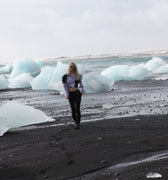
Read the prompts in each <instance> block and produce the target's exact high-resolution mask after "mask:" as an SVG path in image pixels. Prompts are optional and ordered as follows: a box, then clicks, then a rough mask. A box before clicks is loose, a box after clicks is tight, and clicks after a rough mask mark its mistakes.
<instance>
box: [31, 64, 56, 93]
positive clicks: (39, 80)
mask: <svg viewBox="0 0 168 180" xmlns="http://www.w3.org/2000/svg"><path fill="white" fill-rule="evenodd" d="M54 70H55V67H51V66H45V67H43V68H42V69H41V73H40V74H39V75H38V76H37V77H35V78H34V79H33V80H32V81H31V86H32V89H33V90H40V89H48V86H49V83H50V81H51V79H52V78H53V74H54Z"/></svg>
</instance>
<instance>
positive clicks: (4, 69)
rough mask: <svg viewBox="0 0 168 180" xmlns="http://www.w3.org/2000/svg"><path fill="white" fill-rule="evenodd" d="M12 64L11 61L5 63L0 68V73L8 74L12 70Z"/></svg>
mask: <svg viewBox="0 0 168 180" xmlns="http://www.w3.org/2000/svg"><path fill="white" fill-rule="evenodd" d="M12 69H13V66H12V64H11V63H9V64H6V65H5V66H3V67H1V68H0V73H2V74H10V73H11V72H12Z"/></svg>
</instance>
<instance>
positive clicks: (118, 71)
mask: <svg viewBox="0 0 168 180" xmlns="http://www.w3.org/2000/svg"><path fill="white" fill-rule="evenodd" d="M101 75H103V76H106V77H108V78H110V79H112V80H113V81H120V80H127V81H129V80H142V79H144V77H146V76H147V75H148V70H147V69H146V68H145V65H144V64H140V65H136V66H128V65H116V66H111V67H109V68H107V69H105V70H104V71H102V72H101Z"/></svg>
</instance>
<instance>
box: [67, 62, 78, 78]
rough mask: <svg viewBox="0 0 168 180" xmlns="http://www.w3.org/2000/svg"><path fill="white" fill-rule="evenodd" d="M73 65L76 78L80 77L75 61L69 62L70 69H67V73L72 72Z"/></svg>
mask: <svg viewBox="0 0 168 180" xmlns="http://www.w3.org/2000/svg"><path fill="white" fill-rule="evenodd" d="M71 66H73V70H74V73H75V76H76V78H79V73H78V68H77V65H76V64H75V63H73V62H71V63H70V64H69V67H68V70H67V75H70V74H71Z"/></svg>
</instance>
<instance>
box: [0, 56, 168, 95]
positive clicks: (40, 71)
mask: <svg viewBox="0 0 168 180" xmlns="http://www.w3.org/2000/svg"><path fill="white" fill-rule="evenodd" d="M132 62H133V63H132V65H131V64H130V65H128V64H120V65H119V64H118V63H117V62H116V63H115V65H113V66H111V67H108V68H107V69H105V70H103V71H102V72H101V73H100V72H97V73H96V72H95V70H94V69H93V67H94V66H93V67H92V65H89V66H90V67H89V68H88V67H87V66H86V64H85V63H83V62H82V63H81V64H80V63H78V70H79V72H80V73H81V74H82V75H83V85H84V87H85V90H86V92H87V93H94V92H95V93H96V92H105V91H109V90H110V89H111V88H112V85H113V84H114V82H116V81H120V80H123V81H131V80H143V79H144V78H146V77H148V76H153V75H154V77H156V76H155V75H158V74H162V76H163V74H167V73H168V64H167V63H166V62H165V61H164V60H163V59H162V58H158V57H153V58H152V59H150V60H149V61H148V62H146V63H139V64H136V65H135V63H136V61H135V63H134V61H133V60H132ZM117 64H118V65H117ZM100 65H101V64H100ZM100 65H99V64H98V65H97V66H98V67H99V66H100ZM0 66H2V67H1V68H0V74H3V73H4V74H6V75H5V76H6V77H8V76H9V78H8V79H6V77H5V76H0V89H6V88H8V87H10V88H26V87H32V89H33V90H43V89H53V90H58V91H60V93H61V94H62V93H63V88H62V84H61V79H62V76H63V74H65V73H66V71H67V68H68V64H67V63H63V62H61V61H58V62H57V65H55V62H54V63H53V64H50V66H49V65H45V64H44V63H43V62H42V61H40V60H32V59H23V60H17V61H15V62H14V63H13V65H12V64H10V63H9V64H1V65H0ZM99 68H101V67H99ZM11 71H12V72H11ZM92 71H94V72H92ZM10 72H11V74H10ZM8 74H10V75H8ZM157 78H158V76H157ZM8 81H9V86H8Z"/></svg>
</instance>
